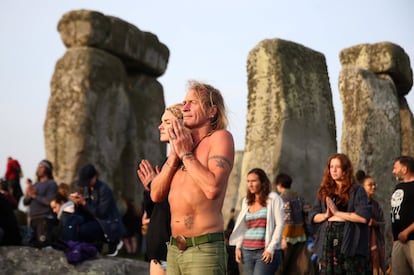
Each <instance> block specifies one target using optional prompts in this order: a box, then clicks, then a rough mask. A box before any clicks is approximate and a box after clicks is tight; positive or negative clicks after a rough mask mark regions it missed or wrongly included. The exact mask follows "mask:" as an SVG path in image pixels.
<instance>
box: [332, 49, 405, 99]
mask: <svg viewBox="0 0 414 275" xmlns="http://www.w3.org/2000/svg"><path fill="white" fill-rule="evenodd" d="M339 56H340V61H341V64H342V66H344V67H345V66H352V67H357V68H361V69H365V70H367V71H370V72H373V73H375V74H379V75H380V74H386V75H389V76H391V78H392V79H393V80H394V83H395V86H396V88H397V92H398V94H399V95H401V96H404V95H406V94H408V92H409V91H410V89H411V88H412V86H413V72H412V70H411V65H410V58H409V57H408V55H407V53H406V52H405V51H404V49H403V48H401V47H400V46H398V45H396V44H393V43H390V42H379V43H375V44H360V45H356V46H352V47H349V48H347V49H344V50H342V51H341V53H340V55H339Z"/></svg>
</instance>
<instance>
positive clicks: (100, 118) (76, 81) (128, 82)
mask: <svg viewBox="0 0 414 275" xmlns="http://www.w3.org/2000/svg"><path fill="white" fill-rule="evenodd" d="M58 30H59V32H60V34H61V37H62V40H63V41H64V43H65V45H66V46H67V47H68V49H67V51H66V53H65V54H64V56H63V57H62V58H61V59H60V60H59V61H58V62H57V64H56V68H55V73H54V74H53V78H52V83H51V90H52V92H51V96H50V99H49V103H48V111H47V116H46V121H45V124H44V134H45V145H46V157H47V158H48V159H50V160H51V161H52V163H53V164H54V167H55V171H54V172H55V179H56V181H57V182H59V183H60V182H66V183H69V184H74V183H75V182H76V181H77V172H78V170H79V168H80V167H81V166H83V165H84V164H86V163H93V164H95V165H96V167H97V169H98V171H99V177H100V178H101V179H102V180H104V181H106V182H108V183H109V184H110V185H111V186H112V187H113V189H114V193H115V195H116V196H117V197H118V198H120V197H121V196H124V197H127V198H133V199H136V202H140V200H141V198H142V189H143V188H142V185H141V184H140V183H139V181H138V179H137V175H136V170H137V167H138V162H139V161H141V160H142V159H143V158H146V159H149V160H150V161H151V162H152V163H154V164H158V165H159V164H161V163H162V162H163V160H164V158H165V152H166V145H165V144H161V143H160V141H159V132H158V125H159V121H160V117H161V115H162V113H163V112H164V108H165V104H164V95H163V88H162V86H161V84H160V83H159V82H158V81H157V77H158V76H160V75H162V74H163V73H164V72H165V69H166V65H167V63H168V57H169V51H168V48H167V47H166V46H165V45H164V44H162V43H160V42H159V41H158V38H157V37H156V36H155V35H153V34H151V33H148V32H142V31H140V30H139V29H138V28H136V27H135V26H133V25H131V24H129V23H127V22H125V21H122V20H120V19H118V18H115V17H111V16H105V15H103V14H101V13H99V12H94V11H87V10H79V11H70V12H68V13H66V14H65V15H64V16H63V17H62V19H61V20H60V22H59V25H58Z"/></svg>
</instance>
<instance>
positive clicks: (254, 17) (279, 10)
mask: <svg viewBox="0 0 414 275" xmlns="http://www.w3.org/2000/svg"><path fill="white" fill-rule="evenodd" d="M200 2H201V1H200ZM78 9H89V10H95V11H99V12H102V13H104V14H105V15H111V16H115V17H119V18H121V19H123V20H125V21H128V22H129V23H131V24H133V25H135V26H137V27H138V28H139V29H141V30H143V31H149V32H152V33H154V34H156V35H157V36H158V38H159V40H160V41H161V42H162V43H164V44H165V45H167V47H168V48H169V49H170V52H171V55H170V60H169V64H168V67H167V71H166V73H165V74H164V75H163V76H162V77H160V78H159V81H160V82H161V83H162V85H163V87H164V92H165V101H166V104H167V105H170V104H173V103H175V102H177V101H181V100H182V98H183V97H184V93H185V85H186V82H187V80H188V79H198V80H203V81H206V82H209V83H211V84H212V85H214V86H216V87H217V88H218V89H220V90H221V91H222V93H223V96H224V98H225V101H226V104H227V108H228V111H229V119H230V128H229V129H230V131H231V132H232V133H233V135H234V138H235V144H236V149H238V150H242V149H243V147H244V136H245V125H246V111H247V110H246V104H247V73H246V61H247V56H248V53H249V51H250V50H251V49H253V48H254V47H255V46H256V45H257V44H258V43H259V42H260V41H262V40H263V39H272V38H280V39H285V40H290V41H293V42H296V43H299V44H302V45H304V46H306V47H309V48H311V49H313V50H316V51H319V52H321V53H323V54H324V55H325V58H326V62H327V66H328V72H329V77H330V84H331V89H332V94H333V101H334V108H335V114H336V124H337V133H338V142H339V139H340V135H341V127H342V106H341V101H340V99H339V93H338V81H337V80H338V76H339V72H340V69H341V67H340V62H339V57H338V56H339V53H340V51H341V50H343V49H344V48H347V47H350V46H354V45H357V44H361V43H377V42H382V41H390V42H392V43H395V44H398V45H400V46H401V47H402V48H404V50H405V51H406V53H407V54H408V55H409V57H410V59H411V64H413V63H414V35H413V31H412V28H413V26H414V17H413V16H412V13H413V12H414V1H412V0H393V1H389V0H362V1H360V0H359V1H357V0H348V1H332V0H313V1H309V0H291V1H278V0H256V1H245V0H238V1H235V0H228V1H226V0H224V1H223V0H222V1H218V0H210V1H203V2H202V3H197V1H158V0H152V1H148V0H147V1H139V0H135V1H133V0H129V1H126V0H123V1H122V0H120V1H114V0H111V1H108V0H88V1H86V0H84V1H81V0H70V1H63V0H53V1H30V0H26V1H23V0H2V1H1V2H0V11H1V12H0V13H1V16H0V34H1V43H0V60H1V61H0V64H1V65H0V76H1V81H0V95H1V101H0V105H1V110H2V111H1V114H2V115H0V126H1V127H2V130H3V131H2V134H1V136H0V173H4V171H5V165H6V158H7V157H8V156H13V157H16V158H17V159H19V160H20V162H21V164H22V167H23V171H24V172H25V176H28V177H33V175H34V173H35V169H36V166H37V163H38V162H39V161H40V160H41V159H43V158H44V157H45V151H44V138H43V123H44V120H45V115H46V109H47V102H48V99H49V95H50V81H51V77H52V74H53V71H54V66H55V64H56V61H57V60H58V59H59V58H60V57H62V56H63V54H64V52H65V50H66V49H65V47H64V45H63V43H62V40H61V39H60V35H59V33H58V32H57V24H58V22H59V20H60V18H61V17H62V15H63V14H64V13H66V12H68V11H71V10H78ZM407 100H408V102H409V105H410V107H411V109H413V108H414V95H413V93H412V92H411V93H410V95H409V96H408V97H407ZM338 149H339V148H338Z"/></svg>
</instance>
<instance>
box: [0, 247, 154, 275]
mask: <svg viewBox="0 0 414 275" xmlns="http://www.w3.org/2000/svg"><path fill="white" fill-rule="evenodd" d="M0 270H1V274H4V275H12V274H13V275H19V274H48V275H49V274H50V275H61V274H85V275H86V274H91V275H92V274H94V275H114V274H131V275H136V274H149V269H148V263H146V262H143V261H138V260H132V259H125V258H120V257H107V256H100V255H98V257H97V258H96V259H94V260H87V261H84V262H82V263H81V264H79V265H76V266H75V265H71V264H69V263H68V262H67V260H66V256H65V254H64V252H62V251H59V250H55V249H42V250H39V249H36V248H32V247H26V246H2V247H0Z"/></svg>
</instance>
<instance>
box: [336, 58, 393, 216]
mask: <svg viewBox="0 0 414 275" xmlns="http://www.w3.org/2000/svg"><path fill="white" fill-rule="evenodd" d="M339 91H340V93H341V100H342V105H343V117H344V120H343V124H342V129H343V130H342V140H341V151H342V152H344V153H345V154H347V155H348V156H349V158H350V159H351V161H352V164H353V166H354V169H355V170H358V169H362V170H364V171H365V172H367V173H369V174H370V175H371V176H373V177H374V178H375V180H376V182H377V183H378V184H379V185H378V186H379V187H378V188H377V192H376V193H377V198H378V199H379V200H380V201H381V203H382V205H384V206H385V205H387V203H386V202H388V201H389V198H390V194H391V192H392V190H393V188H394V185H393V184H390V183H392V182H393V177H392V174H391V168H392V160H393V159H394V158H395V157H397V156H398V155H399V154H400V152H401V127H400V113H399V104H398V96H397V92H396V90H395V86H394V83H393V81H392V79H391V78H388V79H384V78H380V77H378V76H377V75H376V74H374V73H372V72H369V71H366V70H363V69H359V68H355V67H349V66H347V67H344V68H343V69H342V71H341V73H340V76H339ZM384 213H388V212H386V211H385V212H384Z"/></svg>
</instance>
